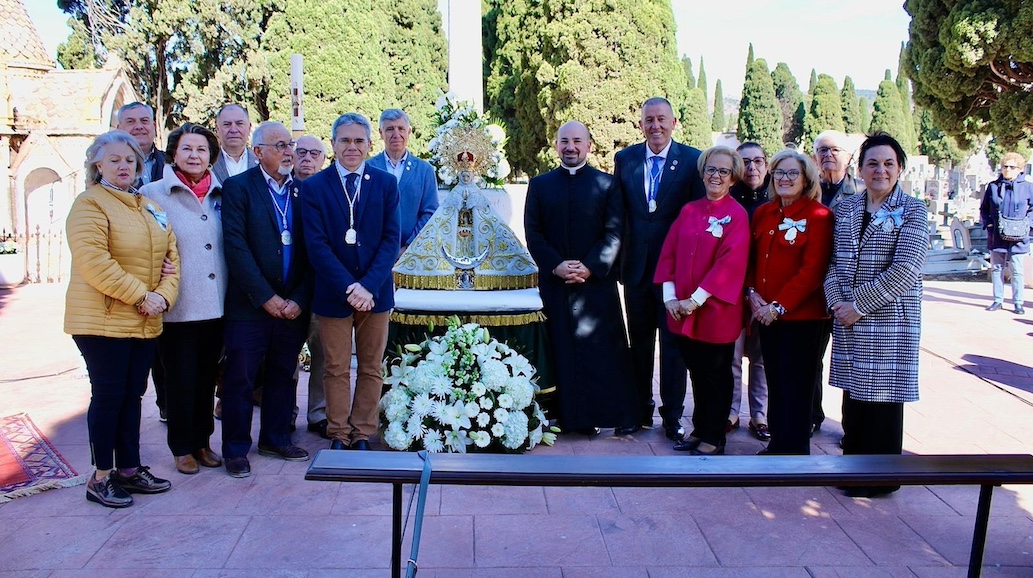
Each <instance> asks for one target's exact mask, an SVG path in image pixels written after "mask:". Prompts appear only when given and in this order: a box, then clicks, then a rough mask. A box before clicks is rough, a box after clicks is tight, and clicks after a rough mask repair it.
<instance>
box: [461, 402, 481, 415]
mask: <svg viewBox="0 0 1033 578" xmlns="http://www.w3.org/2000/svg"><path fill="white" fill-rule="evenodd" d="M464 413H466V417H477V414H479V413H481V407H480V406H479V405H477V402H476V401H470V402H467V403H466V407H465V408H464Z"/></svg>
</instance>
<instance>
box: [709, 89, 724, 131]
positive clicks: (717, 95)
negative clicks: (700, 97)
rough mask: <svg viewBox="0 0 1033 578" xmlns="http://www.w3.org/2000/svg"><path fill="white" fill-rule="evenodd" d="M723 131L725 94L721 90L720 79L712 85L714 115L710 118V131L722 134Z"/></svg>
mask: <svg viewBox="0 0 1033 578" xmlns="http://www.w3.org/2000/svg"><path fill="white" fill-rule="evenodd" d="M724 129H725V93H724V91H723V90H721V79H720V78H718V79H717V84H715V85H714V114H713V115H712V116H711V117H710V130H712V131H714V132H722V131H723V130H724Z"/></svg>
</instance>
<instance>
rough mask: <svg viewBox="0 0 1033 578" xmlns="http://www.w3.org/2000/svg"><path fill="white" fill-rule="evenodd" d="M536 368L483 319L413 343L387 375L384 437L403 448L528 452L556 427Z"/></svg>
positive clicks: (552, 437) (553, 436)
mask: <svg viewBox="0 0 1033 578" xmlns="http://www.w3.org/2000/svg"><path fill="white" fill-rule="evenodd" d="M534 374H535V368H534V367H533V366H532V365H531V363H530V362H529V361H528V360H527V358H526V357H524V356H522V355H520V354H518V353H517V352H515V351H513V350H512V349H511V348H510V347H509V346H508V345H506V344H505V343H500V342H499V341H498V340H497V339H493V338H492V337H491V336H490V335H489V334H488V330H487V329H486V328H484V327H481V326H479V325H477V324H476V323H467V324H465V325H459V320H458V319H454V320H453V321H452V322H450V323H449V329H448V332H446V333H445V335H443V336H441V337H431V338H428V339H427V340H425V341H424V342H423V343H421V344H420V345H414V344H409V345H406V346H405V348H404V351H402V354H401V357H400V358H399V359H398V360H397V361H396V362H395V363H394V364H392V365H391V367H390V373H389V375H388V376H387V377H385V378H384V382H385V383H387V384H388V385H390V386H391V389H390V390H389V391H388V392H387V393H386V394H384V397H383V399H381V400H380V411H381V416H382V419H381V427H382V428H383V431H382V432H381V439H383V440H384V442H385V443H386V444H387V445H388V446H390V447H391V448H393V449H396V450H419V449H426V450H427V451H429V452H452V453H466V452H468V451H469V452H475V451H479V452H506V453H514V452H515V453H520V452H524V451H526V450H529V449H531V448H533V447H534V446H536V445H538V444H539V443H541V442H545V443H546V444H548V445H552V444H553V443H554V442H555V441H556V434H554V433H552V432H547V431H545V428H546V424H547V420H546V419H545V414H544V413H543V412H542V409H541V407H539V406H538V402H537V401H535V399H534V394H535V392H537V390H538V386H537V384H535V382H534V381H532V380H531V378H532V376H533V375H534Z"/></svg>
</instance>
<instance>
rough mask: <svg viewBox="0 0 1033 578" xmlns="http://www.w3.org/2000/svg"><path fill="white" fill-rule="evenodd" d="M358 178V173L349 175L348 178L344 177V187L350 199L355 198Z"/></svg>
mask: <svg viewBox="0 0 1033 578" xmlns="http://www.w3.org/2000/svg"><path fill="white" fill-rule="evenodd" d="M358 178H359V174H358V173H348V176H346V177H344V187H345V190H346V191H347V193H348V196H349V197H353V196H355V181H356V180H357V179H358Z"/></svg>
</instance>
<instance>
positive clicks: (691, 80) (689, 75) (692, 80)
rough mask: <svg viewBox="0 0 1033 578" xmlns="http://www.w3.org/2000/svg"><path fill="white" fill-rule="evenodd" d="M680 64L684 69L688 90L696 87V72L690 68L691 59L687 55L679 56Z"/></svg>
mask: <svg viewBox="0 0 1033 578" xmlns="http://www.w3.org/2000/svg"><path fill="white" fill-rule="evenodd" d="M681 66H682V68H683V69H684V70H685V77H686V80H687V82H686V83H685V86H687V87H688V88H689V89H690V90H691V89H693V88H696V73H695V72H693V70H692V59H691V58H689V57H688V56H682V57H681Z"/></svg>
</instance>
